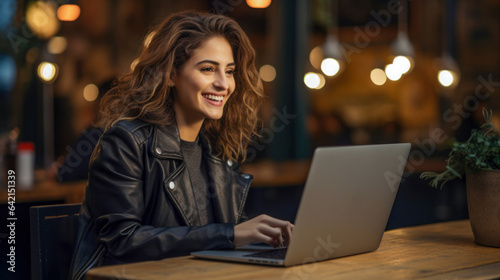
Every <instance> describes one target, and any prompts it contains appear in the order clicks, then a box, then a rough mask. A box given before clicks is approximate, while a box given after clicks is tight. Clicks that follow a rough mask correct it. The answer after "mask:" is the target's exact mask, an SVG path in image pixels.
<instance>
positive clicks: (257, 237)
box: [234, 215, 294, 247]
mask: <svg viewBox="0 0 500 280" xmlns="http://www.w3.org/2000/svg"><path fill="white" fill-rule="evenodd" d="M293 227H294V226H293V224H291V223H290V222H288V221H283V220H279V219H276V218H273V217H270V216H267V215H260V216H258V217H255V218H253V219H251V220H249V221H246V222H244V223H241V224H238V225H236V226H234V245H235V246H236V247H239V246H243V245H246V244H249V243H253V242H265V243H267V244H269V245H271V246H274V247H278V246H280V245H282V244H283V242H284V243H285V244H284V245H285V246H288V245H290V241H291V240H292V232H293ZM283 239H284V240H283Z"/></svg>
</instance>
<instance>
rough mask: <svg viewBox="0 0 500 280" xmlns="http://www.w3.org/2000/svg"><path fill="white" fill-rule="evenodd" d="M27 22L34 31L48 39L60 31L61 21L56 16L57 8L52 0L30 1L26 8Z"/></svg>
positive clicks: (40, 36) (38, 35) (42, 37)
mask: <svg viewBox="0 0 500 280" xmlns="http://www.w3.org/2000/svg"><path fill="white" fill-rule="evenodd" d="M26 23H27V24H28V27H29V28H30V30H31V31H33V33H34V34H35V35H36V36H37V37H39V38H41V39H48V38H50V37H52V36H54V35H55V34H56V33H57V32H58V31H59V26H60V22H59V20H57V17H56V8H55V7H54V5H53V4H51V3H50V2H43V1H36V2H30V3H29V4H28V7H27V9H26Z"/></svg>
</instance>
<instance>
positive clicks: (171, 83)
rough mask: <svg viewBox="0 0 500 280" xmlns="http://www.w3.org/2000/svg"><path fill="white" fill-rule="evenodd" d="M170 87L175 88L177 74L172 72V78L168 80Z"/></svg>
mask: <svg viewBox="0 0 500 280" xmlns="http://www.w3.org/2000/svg"><path fill="white" fill-rule="evenodd" d="M167 85H168V86H169V87H175V73H173V72H172V74H170V77H169V78H168V84H167Z"/></svg>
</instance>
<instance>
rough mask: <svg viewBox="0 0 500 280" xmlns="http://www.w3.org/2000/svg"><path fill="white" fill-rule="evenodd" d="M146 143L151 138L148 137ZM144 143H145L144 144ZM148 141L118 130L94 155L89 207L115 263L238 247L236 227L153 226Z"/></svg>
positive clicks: (103, 139)
mask: <svg viewBox="0 0 500 280" xmlns="http://www.w3.org/2000/svg"><path fill="white" fill-rule="evenodd" d="M144 139H147V138H146V137H145V138H144ZM141 141H142V142H141ZM144 141H146V140H142V139H139V137H137V139H136V138H135V137H134V135H133V134H131V133H130V132H129V131H127V130H126V129H124V128H122V127H120V126H115V127H112V128H110V129H108V130H107V131H106V133H105V134H104V135H103V136H102V137H101V139H100V141H99V144H98V146H97V148H96V150H95V151H94V154H93V155H92V162H91V164H90V174H89V186H88V190H87V191H88V194H87V196H86V200H87V201H86V203H87V204H88V207H89V211H90V214H91V215H92V216H93V217H94V219H95V228H96V230H97V234H98V236H99V240H100V241H101V243H102V244H104V246H105V248H106V251H107V257H109V258H112V259H114V261H113V262H134V261H145V260H154V259H161V258H166V257H174V256H181V255H187V254H189V253H190V252H192V251H197V250H205V249H207V250H208V249H229V248H234V245H233V243H232V241H233V239H234V224H230V223H228V224H208V225H206V226H201V227H189V226H172V227H153V226H149V225H143V224H142V217H143V214H144V209H145V205H144V199H143V197H144V194H143V180H142V178H143V175H144V174H143V167H144V166H143V165H144V163H143V159H144V158H146V156H147V155H145V154H144V153H147V149H145V148H144V146H142V145H146V144H147V143H144Z"/></svg>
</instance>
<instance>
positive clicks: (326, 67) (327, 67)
mask: <svg viewBox="0 0 500 280" xmlns="http://www.w3.org/2000/svg"><path fill="white" fill-rule="evenodd" d="M339 70H340V64H339V62H338V61H337V60H336V59H334V58H325V59H323V62H321V71H323V73H325V75H327V76H330V77H331V76H335V75H336V74H337V73H338V72H339Z"/></svg>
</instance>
